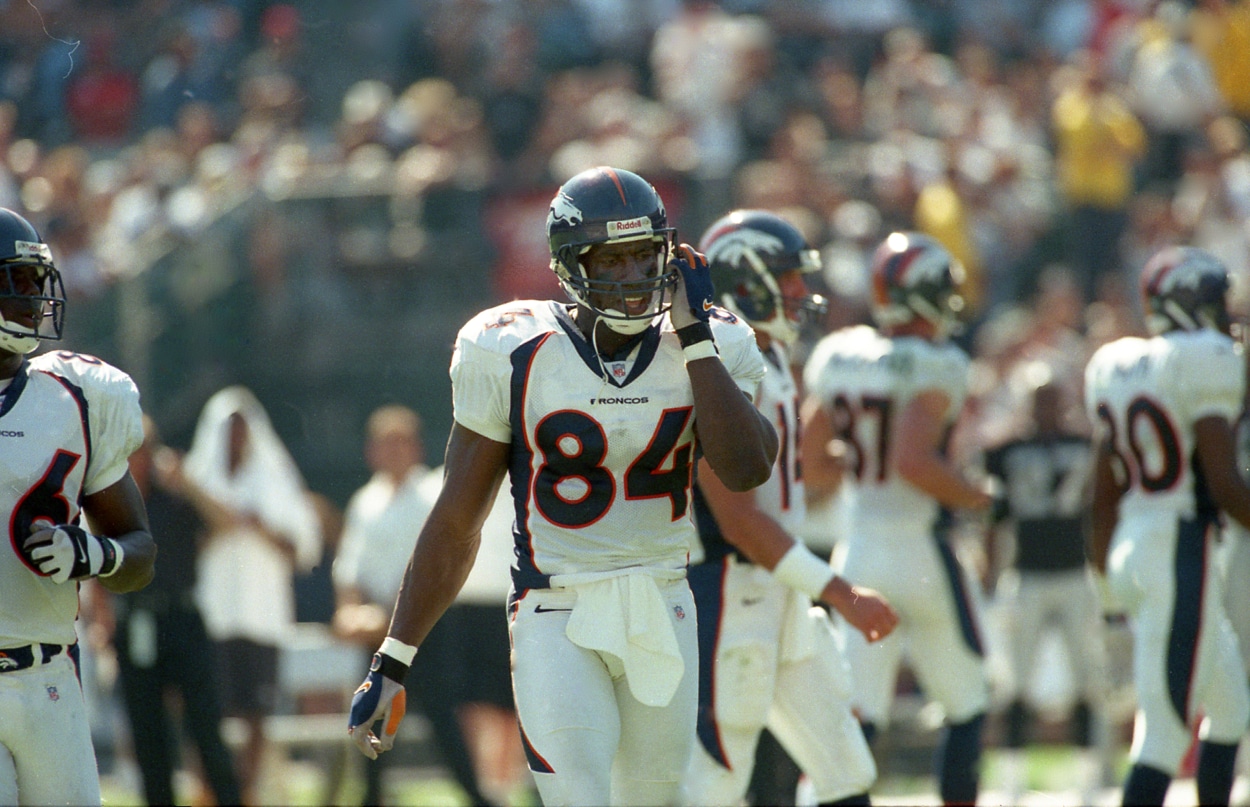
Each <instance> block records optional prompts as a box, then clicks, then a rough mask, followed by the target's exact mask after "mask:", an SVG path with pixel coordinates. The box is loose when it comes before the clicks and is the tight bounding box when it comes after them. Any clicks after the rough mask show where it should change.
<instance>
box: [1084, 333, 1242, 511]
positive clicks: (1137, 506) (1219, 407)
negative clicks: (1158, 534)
mask: <svg viewBox="0 0 1250 807" xmlns="http://www.w3.org/2000/svg"><path fill="white" fill-rule="evenodd" d="M1245 383H1246V379H1245V359H1244V357H1243V356H1242V354H1241V351H1240V349H1239V348H1238V347H1237V345H1236V343H1234V342H1233V340H1232V339H1230V338H1229V337H1227V336H1224V335H1223V334H1220V333H1217V332H1215V331H1211V330H1201V331H1173V332H1170V333H1166V334H1163V335H1161V336H1156V337H1153V338H1150V339H1141V338H1137V337H1125V338H1123V339H1117V340H1116V341H1114V342H1111V343H1109V344H1106V345H1103V346H1102V347H1101V348H1099V349H1098V351H1097V352H1096V353H1095V354H1094V355H1093V357H1091V358H1090V360H1089V364H1088V365H1087V366H1086V368H1085V407H1086V410H1087V412H1088V414H1089V419H1090V421H1091V422H1092V423H1093V424H1094V428H1095V430H1096V432H1097V434H1098V435H1099V436H1101V435H1108V436H1109V437H1110V438H1111V442H1112V444H1113V445H1114V447H1115V451H1116V453H1117V455H1118V456H1119V459H1120V461H1121V462H1122V463H1123V466H1124V468H1125V470H1126V471H1127V473H1128V480H1127V481H1128V489H1127V491H1126V492H1125V494H1124V497H1123V498H1122V499H1121V500H1120V516H1121V518H1124V517H1127V516H1129V515H1134V514H1142V513H1159V512H1167V513H1174V514H1175V515H1176V516H1178V517H1184V518H1193V517H1195V516H1197V515H1200V514H1204V515H1214V507H1215V505H1214V503H1213V502H1211V500H1210V498H1209V496H1208V494H1207V491H1206V490H1205V488H1204V487H1202V486H1201V485H1199V484H1198V479H1197V477H1195V474H1194V465H1193V460H1194V448H1195V440H1194V423H1196V422H1197V421H1199V420H1201V419H1202V418H1204V417H1207V416H1209V415H1217V416H1219V417H1224V418H1227V419H1228V421H1229V422H1230V423H1232V422H1234V421H1235V420H1236V419H1237V414H1238V412H1240V410H1241V402H1242V394H1243V391H1244V389H1245Z"/></svg>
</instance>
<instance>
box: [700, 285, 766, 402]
mask: <svg viewBox="0 0 1250 807" xmlns="http://www.w3.org/2000/svg"><path fill="white" fill-rule="evenodd" d="M711 326H712V338H713V339H715V340H716V349H717V351H719V353H720V359H721V362H723V363H724V365H725V369H726V370H728V371H729V375H730V376H732V377H733V380H734V382H735V383H737V385H738V386H739V387H740V388H741V389H742V391H743V392H745V393H746V394H747V395H749V396H751V398H752V399H754V398H755V393H756V391H757V390H758V389H759V385H760V381H762V380H763V379H764V372H765V369H766V368H765V366H764V355H763V354H762V353H760V349H759V346H758V345H757V344H756V342H755V331H754V330H752V329H751V326H750V325H748V324H747V323H746V322H745V321H744V320H742V319H741V318H739V317H736V316H734V315H733V314H732V313H730V312H729V311H726V310H725V309H723V308H715V309H713V316H712V318H711Z"/></svg>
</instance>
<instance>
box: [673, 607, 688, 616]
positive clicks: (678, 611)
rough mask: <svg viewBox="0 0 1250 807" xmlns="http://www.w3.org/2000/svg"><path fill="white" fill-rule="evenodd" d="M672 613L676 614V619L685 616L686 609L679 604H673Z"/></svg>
mask: <svg viewBox="0 0 1250 807" xmlns="http://www.w3.org/2000/svg"><path fill="white" fill-rule="evenodd" d="M673 613H674V614H676V615H677V618H678V619H685V618H686V609H684V608H682V607H681V606H680V605H674V606H673Z"/></svg>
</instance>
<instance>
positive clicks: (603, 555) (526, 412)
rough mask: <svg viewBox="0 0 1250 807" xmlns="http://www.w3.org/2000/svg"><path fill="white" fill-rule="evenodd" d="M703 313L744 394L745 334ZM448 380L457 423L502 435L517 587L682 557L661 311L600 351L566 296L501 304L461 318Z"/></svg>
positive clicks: (679, 480) (677, 391)
mask: <svg viewBox="0 0 1250 807" xmlns="http://www.w3.org/2000/svg"><path fill="white" fill-rule="evenodd" d="M713 314H714V315H713V317H712V323H711V325H712V333H713V335H714V337H715V339H716V344H717V347H718V349H719V351H720V356H721V360H722V361H723V362H724V363H725V366H726V368H727V369H728V370H729V372H730V375H731V376H732V377H733V378H734V380H735V381H736V382H737V384H738V385H739V387H741V388H742V389H743V390H744V392H746V394H748V395H754V392H755V388H756V386H757V385H758V384H759V381H760V379H761V378H762V377H763V375H764V362H763V357H762V356H761V355H760V352H759V348H757V347H756V345H755V336H754V333H753V332H752V331H751V329H750V327H749V326H748V325H747V324H746V323H745V322H743V321H741V320H740V319H738V318H737V317H735V316H733V315H732V314H730V313H729V312H727V311H724V310H723V309H715V310H714V312H713ZM451 379H452V396H453V401H454V408H455V419H456V422H458V423H459V424H461V425H462V426H464V427H465V428H468V429H470V430H472V431H474V432H477V433H478V434H481V435H484V436H486V437H489V438H490V439H492V440H497V441H499V442H502V443H508V444H509V445H510V446H511V456H510V459H509V477H510V480H511V491H512V497H513V501H514V505H515V508H516V522H515V525H514V528H513V534H514V539H515V542H516V548H515V552H516V557H517V563H516V566H515V567H514V569H513V577H514V582H515V584H516V586H517V588H518V589H522V588H543V587H546V586H548V585H549V578H550V576H551V575H553V574H571V573H579V572H608V571H614V570H618V569H624V568H629V567H636V566H645V567H654V568H665V569H684V568H685V566H686V564H687V561H688V553H689V550H690V546H691V542H692V540H693V538H694V527H693V524H692V522H691V520H690V514H689V510H690V484H691V472H692V469H693V464H694V462H695V459H696V456H697V455H696V446H695V432H694V426H695V415H696V413H695V411H694V397H693V392H692V390H691V387H690V378H689V376H688V374H687V372H686V367H685V360H684V357H683V355H682V351H681V345H680V344H679V342H678V340H677V335H676V334H675V333H674V332H673V330H672V326H671V325H670V324H669V322H668V318H667V317H664V318H662V319H657V320H656V321H655V323H653V324H652V326H651V327H650V328H648V329H647V330H646V331H644V332H643V333H642V334H641V335H639V337H637V339H636V340H634V342H633V343H631V345H629V346H628V347H627V348H626V349H624V350H623V351H622V354H621V355H618V356H615V357H613V360H603V361H600V359H599V358H598V357H597V356H596V353H595V350H594V348H593V347H592V346H591V345H590V343H589V342H588V341H587V340H586V338H585V337H584V336H583V335H582V333H581V331H580V330H579V329H578V327H577V326H576V324H574V322H573V321H572V319H571V317H570V315H569V312H568V309H567V307H566V306H564V305H562V304H559V303H555V302H551V301H533V300H530V301H517V302H513V303H508V304H505V305H502V306H498V307H495V308H492V309H488V310H486V311H483V312H482V313H481V314H479V315H477V316H476V317H474V318H473V319H472V320H470V321H469V322H468V323H467V324H466V325H465V326H464V327H463V328H462V329H461V331H460V334H459V336H458V337H457V339H456V347H455V351H454V353H453V355H452V361H451Z"/></svg>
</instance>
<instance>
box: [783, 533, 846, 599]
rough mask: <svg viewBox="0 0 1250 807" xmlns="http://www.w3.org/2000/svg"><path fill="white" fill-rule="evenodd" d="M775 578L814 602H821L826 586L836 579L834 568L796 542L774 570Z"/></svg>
mask: <svg viewBox="0 0 1250 807" xmlns="http://www.w3.org/2000/svg"><path fill="white" fill-rule="evenodd" d="M773 577H775V578H777V580H778V581H779V582H781V583H784V584H785V585H787V586H789V587H790V588H792V589H794V590H795V591H799V592H802V593H803V594H806V595H807V596H808V597H811V598H812V600H814V601H818V600H820V596H821V594H823V593H824V591H825V586H827V585H829V581H830V580H832V579H833V577H834V571H833V567H831V566H830V565H829V564H828V563H825V562H824V561H823V560H821V559H820V558H818V557H816V556H815V555H813V554H812V551H811V550H810V549H808V548H807V547H805V546H803V544H800V543H798V542H796V543H795V544H794V546H792V547H790V550H789V551H788V552H786V554H785V555H784V556H782V558H781V560H780V562H778V563H777V566H776V567H775V568H774V569H773Z"/></svg>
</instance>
